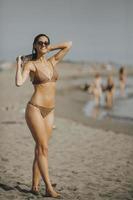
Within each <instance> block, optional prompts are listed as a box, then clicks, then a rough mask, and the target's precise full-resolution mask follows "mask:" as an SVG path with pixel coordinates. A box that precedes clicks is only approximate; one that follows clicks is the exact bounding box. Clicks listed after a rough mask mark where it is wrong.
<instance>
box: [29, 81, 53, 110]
mask: <svg viewBox="0 0 133 200" xmlns="http://www.w3.org/2000/svg"><path fill="white" fill-rule="evenodd" d="M55 86H56V83H55V82H47V83H41V84H37V85H34V89H35V91H34V93H33V95H32V97H31V100H30V102H32V103H33V104H36V105H39V106H43V107H47V108H51V107H54V106H55V89H56V88H55Z"/></svg>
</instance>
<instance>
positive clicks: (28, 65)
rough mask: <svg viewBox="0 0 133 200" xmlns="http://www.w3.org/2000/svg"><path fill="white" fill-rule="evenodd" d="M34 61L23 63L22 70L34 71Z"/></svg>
mask: <svg viewBox="0 0 133 200" xmlns="http://www.w3.org/2000/svg"><path fill="white" fill-rule="evenodd" d="M33 62H34V61H31V60H30V61H28V62H27V63H26V64H25V65H24V70H28V71H33V72H34V71H35V66H34V64H33Z"/></svg>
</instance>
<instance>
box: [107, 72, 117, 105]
mask: <svg viewBox="0 0 133 200" xmlns="http://www.w3.org/2000/svg"><path fill="white" fill-rule="evenodd" d="M105 92H106V97H105V101H106V107H107V108H111V107H112V106H113V101H114V95H115V85H114V81H113V77H112V76H111V75H109V76H108V78H107V84H106V86H105Z"/></svg>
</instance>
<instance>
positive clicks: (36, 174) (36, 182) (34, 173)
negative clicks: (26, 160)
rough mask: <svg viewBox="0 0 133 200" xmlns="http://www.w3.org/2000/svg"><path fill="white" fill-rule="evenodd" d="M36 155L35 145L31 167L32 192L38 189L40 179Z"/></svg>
mask: <svg viewBox="0 0 133 200" xmlns="http://www.w3.org/2000/svg"><path fill="white" fill-rule="evenodd" d="M36 155H37V147H35V158H34V161H33V167H32V191H33V192H38V191H39V185H40V179H41V173H40V170H39V167H38V163H37V156H36Z"/></svg>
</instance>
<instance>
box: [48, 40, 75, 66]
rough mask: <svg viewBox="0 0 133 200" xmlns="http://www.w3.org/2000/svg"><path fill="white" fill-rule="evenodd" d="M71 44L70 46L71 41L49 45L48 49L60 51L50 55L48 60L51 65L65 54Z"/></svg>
mask: <svg viewBox="0 0 133 200" xmlns="http://www.w3.org/2000/svg"><path fill="white" fill-rule="evenodd" d="M71 46H72V41H70V42H64V43H61V44H57V45H49V46H48V51H54V50H60V51H59V52H58V53H56V54H54V55H53V56H51V57H50V58H49V59H48V60H49V61H51V62H52V64H53V65H56V64H57V63H58V62H59V61H61V60H62V58H63V57H64V56H65V55H66V53H67V52H68V51H69V49H70V48H71Z"/></svg>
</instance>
